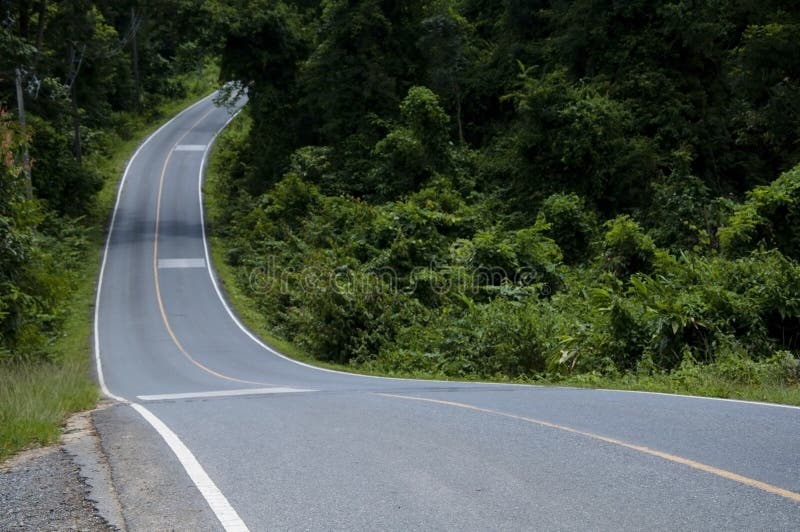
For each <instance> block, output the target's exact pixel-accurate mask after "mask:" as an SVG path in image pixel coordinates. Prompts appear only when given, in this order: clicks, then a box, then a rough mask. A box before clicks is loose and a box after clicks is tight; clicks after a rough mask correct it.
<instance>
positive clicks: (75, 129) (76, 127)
mask: <svg viewBox="0 0 800 532" xmlns="http://www.w3.org/2000/svg"><path fill="white" fill-rule="evenodd" d="M75 56H76V50H75V46H74V45H73V46H70V49H69V63H70V65H72V69H73V73H72V76H71V80H70V85H69V99H70V103H71V107H72V154H73V155H74V156H75V159H76V160H77V161H78V164H79V165H80V164H81V163H82V159H83V154H82V151H83V150H82V149H81V114H80V109H79V108H78V89H77V86H78V84H77V81H78V71H79V70H80V68H81V66H80V63H81V62H82V60H83V55H81V58H80V59H79V60H78V64H77V65H76V64H75Z"/></svg>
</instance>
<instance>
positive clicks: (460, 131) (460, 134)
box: [456, 85, 464, 144]
mask: <svg viewBox="0 0 800 532" xmlns="http://www.w3.org/2000/svg"><path fill="white" fill-rule="evenodd" d="M456 120H457V122H458V140H459V142H461V144H464V124H463V123H462V121H461V88H460V87H459V86H458V85H456Z"/></svg>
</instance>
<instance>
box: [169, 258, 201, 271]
mask: <svg viewBox="0 0 800 532" xmlns="http://www.w3.org/2000/svg"><path fill="white" fill-rule="evenodd" d="M205 267H206V259H158V268H159V269H161V270H165V269H166V270H170V269H180V268H205Z"/></svg>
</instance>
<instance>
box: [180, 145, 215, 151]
mask: <svg viewBox="0 0 800 532" xmlns="http://www.w3.org/2000/svg"><path fill="white" fill-rule="evenodd" d="M206 147H207V146H206V145H205V144H178V145H177V146H175V151H201V152H205V151H206Z"/></svg>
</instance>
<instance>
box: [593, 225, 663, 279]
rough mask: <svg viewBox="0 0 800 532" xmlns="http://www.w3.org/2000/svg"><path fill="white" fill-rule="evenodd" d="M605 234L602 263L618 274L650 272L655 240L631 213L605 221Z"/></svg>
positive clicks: (620, 275) (622, 275)
mask: <svg viewBox="0 0 800 532" xmlns="http://www.w3.org/2000/svg"><path fill="white" fill-rule="evenodd" d="M604 227H605V229H606V234H605V236H604V237H603V241H602V245H601V246H602V250H603V251H602V253H603V255H602V256H603V265H604V267H605V269H606V270H608V271H610V272H611V273H613V274H614V275H616V276H617V277H627V276H629V275H631V274H633V273H638V272H645V273H647V272H649V271H651V270H652V267H653V261H654V259H655V253H656V246H655V244H654V243H653V239H652V238H650V237H649V236H648V235H646V234H645V233H644V231H643V230H642V227H641V226H640V225H639V223H638V222H637V221H636V220H633V219H631V217H630V216H627V215H622V216H617V217H616V218H614V219H613V220H609V221H607V222H606V223H605V224H604Z"/></svg>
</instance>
